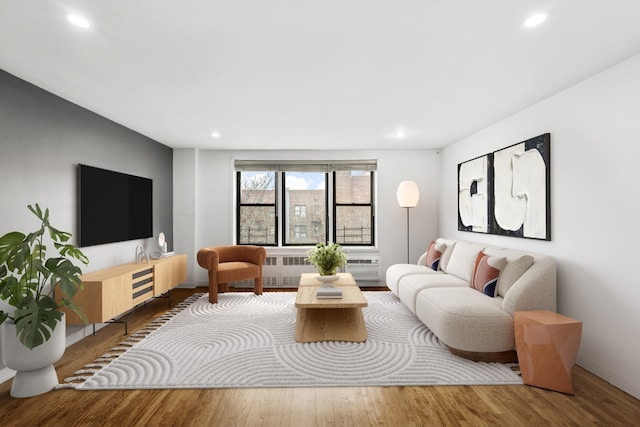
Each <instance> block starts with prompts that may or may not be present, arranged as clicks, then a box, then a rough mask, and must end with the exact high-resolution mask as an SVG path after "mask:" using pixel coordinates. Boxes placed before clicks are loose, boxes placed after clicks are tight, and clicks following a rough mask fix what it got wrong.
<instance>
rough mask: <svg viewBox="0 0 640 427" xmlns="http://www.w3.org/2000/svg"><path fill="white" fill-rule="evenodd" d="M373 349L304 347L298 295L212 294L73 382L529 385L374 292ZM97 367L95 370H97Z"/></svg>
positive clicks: (87, 385)
mask: <svg viewBox="0 0 640 427" xmlns="http://www.w3.org/2000/svg"><path fill="white" fill-rule="evenodd" d="M365 297H366V299H367V301H368V303H369V306H368V307H366V308H365V309H363V312H364V318H365V323H366V327H367V331H368V334H369V337H368V339H367V341H366V342H364V343H347V342H322V343H307V344H301V343H297V342H296V341H295V339H294V335H295V321H296V308H295V306H294V302H295V293H293V292H271V293H265V294H263V295H261V296H256V295H254V294H252V293H225V294H220V295H219V297H218V301H219V302H218V304H215V305H214V304H209V302H208V299H207V295H206V294H204V295H202V294H199V295H194V296H193V297H191V298H189V299H188V300H187V301H185V303H183V304H182V305H181V306H179V308H177V309H175V310H174V311H173V312H171V313H169V314H167V315H166V316H165V317H164V318H162V319H159V320H158V321H157V322H155V325H154V324H152V325H150V328H149V330H147V331H142V332H141V333H139V334H132V336H131V338H130V339H129V340H128V341H126V342H123V343H121V346H119V347H118V348H115V349H114V350H113V352H111V353H110V354H107V355H105V356H104V357H103V358H101V360H98V361H96V363H95V364H92V365H88V366H87V367H86V369H85V370H82V371H78V372H77V373H76V375H75V376H74V377H72V378H68V379H66V381H67V382H68V384H67V385H65V387H73V388H76V389H78V390H107V389H140V388H238V387H322V386H401V385H405V386H409V385H451V384H465V385H471V384H522V379H521V378H520V376H519V375H518V373H517V372H514V371H513V370H512V369H511V367H510V366H508V365H504V364H498V363H479V362H472V361H469V360H466V359H463V358H459V357H457V356H454V355H452V354H451V353H450V352H449V351H448V350H447V348H446V347H445V346H444V345H443V344H442V343H440V341H439V340H438V339H437V338H436V337H435V336H434V334H433V333H431V331H429V329H427V328H426V327H425V326H424V325H423V324H422V323H421V322H420V321H419V320H418V319H417V318H416V317H415V316H414V315H413V314H412V313H411V312H410V311H409V310H408V309H407V308H405V306H404V305H403V304H402V303H401V302H400V301H399V300H398V299H397V298H396V297H395V296H394V295H393V294H392V293H390V292H365ZM94 371H96V372H94Z"/></svg>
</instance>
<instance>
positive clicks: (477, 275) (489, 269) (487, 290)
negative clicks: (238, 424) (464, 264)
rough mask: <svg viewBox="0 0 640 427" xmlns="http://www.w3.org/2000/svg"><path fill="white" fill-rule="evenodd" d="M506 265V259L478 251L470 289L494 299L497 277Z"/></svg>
mask: <svg viewBox="0 0 640 427" xmlns="http://www.w3.org/2000/svg"><path fill="white" fill-rule="evenodd" d="M506 263H507V258H505V257H495V256H489V255H487V254H486V253H484V252H483V251H480V252H479V253H478V257H477V258H476V268H475V271H474V272H473V279H472V280H471V287H472V288H473V289H475V290H477V291H479V292H482V293H483V294H485V295H486V296H488V297H491V298H493V297H495V296H496V292H497V285H498V277H499V276H500V272H501V271H502V269H503V268H504V266H505V264H506Z"/></svg>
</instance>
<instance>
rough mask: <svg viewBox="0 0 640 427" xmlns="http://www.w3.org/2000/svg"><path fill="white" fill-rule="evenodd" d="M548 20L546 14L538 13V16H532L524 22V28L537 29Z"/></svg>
mask: <svg viewBox="0 0 640 427" xmlns="http://www.w3.org/2000/svg"><path fill="white" fill-rule="evenodd" d="M546 20H547V14H546V13H538V14H537V15H532V16H530V17H529V18H527V20H526V21H524V26H525V27H527V28H533V27H537V26H538V25H540V24H542V23H543V22H544V21H546Z"/></svg>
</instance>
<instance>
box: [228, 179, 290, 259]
mask: <svg viewBox="0 0 640 427" xmlns="http://www.w3.org/2000/svg"><path fill="white" fill-rule="evenodd" d="M235 172H236V213H235V221H236V233H235V234H236V244H237V245H260V246H274V247H277V246H279V243H278V236H279V235H280V233H279V231H278V222H279V221H278V212H279V209H278V173H277V172H274V171H270V170H256V171H251V172H274V177H273V179H274V189H273V191H274V201H273V203H242V173H243V172H250V171H241V170H236V171H235ZM265 206H273V213H274V217H273V224H270V225H269V228H271V227H273V228H274V234H273V235H274V243H268V242H262V243H260V242H248V243H241V242H240V235H241V229H242V228H241V220H242V218H241V215H240V213H241V211H242V207H265Z"/></svg>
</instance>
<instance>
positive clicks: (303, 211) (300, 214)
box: [294, 205, 307, 219]
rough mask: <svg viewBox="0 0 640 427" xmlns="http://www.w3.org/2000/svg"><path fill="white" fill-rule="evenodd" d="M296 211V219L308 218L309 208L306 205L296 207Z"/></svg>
mask: <svg viewBox="0 0 640 427" xmlns="http://www.w3.org/2000/svg"><path fill="white" fill-rule="evenodd" d="M294 209H295V216H296V219H301V218H306V217H307V207H306V206H305V205H295V206H294Z"/></svg>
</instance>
